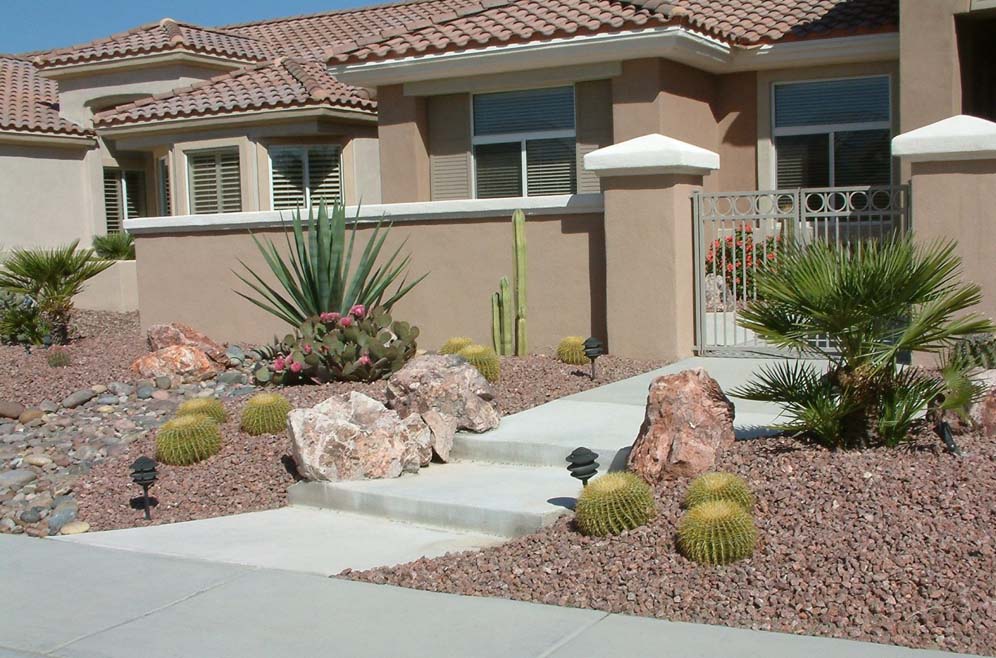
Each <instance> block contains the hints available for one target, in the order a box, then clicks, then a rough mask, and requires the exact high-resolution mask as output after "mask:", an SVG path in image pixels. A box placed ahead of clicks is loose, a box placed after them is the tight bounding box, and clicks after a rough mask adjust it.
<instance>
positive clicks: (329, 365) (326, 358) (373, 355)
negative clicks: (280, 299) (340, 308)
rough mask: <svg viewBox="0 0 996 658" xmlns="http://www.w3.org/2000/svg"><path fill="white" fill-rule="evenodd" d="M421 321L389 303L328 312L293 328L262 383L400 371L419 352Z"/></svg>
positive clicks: (258, 375) (374, 376)
mask: <svg viewBox="0 0 996 658" xmlns="http://www.w3.org/2000/svg"><path fill="white" fill-rule="evenodd" d="M418 334H419V331H418V327H412V326H411V325H409V324H408V323H407V322H394V321H393V320H391V316H390V315H389V314H388V313H387V311H385V310H384V309H374V310H373V311H370V312H367V310H366V309H365V308H364V307H362V306H360V305H357V306H355V307H353V308H352V309H351V310H350V311H349V312H348V313H346V314H345V315H342V316H340V315H339V314H338V313H323V314H322V315H321V316H319V317H317V318H313V319H311V320H307V321H306V322H304V323H303V324H302V325H301V327H300V328H299V329H298V330H297V332H295V333H293V334H288V335H287V336H286V337H285V338H284V339H283V341H281V343H280V345H279V347H278V348H277V349H276V350H274V351H273V352H271V354H273V356H272V358H269V359H265V360H264V363H263V364H262V365H260V366H259V367H258V368H257V369H256V371H255V373H254V376H255V379H256V382H257V383H259V384H280V385H290V384H301V383H305V382H327V381H361V382H372V381H376V380H378V379H383V378H385V377H388V376H389V375H391V374H392V373H395V372H397V371H398V370H400V369H401V368H402V366H404V365H405V363H407V362H408V360H409V359H410V358H412V357H413V356H415V351H416V350H417V349H418V344H417V343H416V339H417V338H418Z"/></svg>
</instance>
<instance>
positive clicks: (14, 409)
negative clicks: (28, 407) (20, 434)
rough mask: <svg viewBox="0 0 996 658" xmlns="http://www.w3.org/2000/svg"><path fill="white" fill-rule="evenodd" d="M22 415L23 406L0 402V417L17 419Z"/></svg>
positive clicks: (17, 403) (4, 401) (11, 402)
mask: <svg viewBox="0 0 996 658" xmlns="http://www.w3.org/2000/svg"><path fill="white" fill-rule="evenodd" d="M23 413H24V405H23V404H20V403H19V402H13V401H7V400H0V417H2V418H13V419H14V420H17V418H18V417H19V416H20V415H21V414H23Z"/></svg>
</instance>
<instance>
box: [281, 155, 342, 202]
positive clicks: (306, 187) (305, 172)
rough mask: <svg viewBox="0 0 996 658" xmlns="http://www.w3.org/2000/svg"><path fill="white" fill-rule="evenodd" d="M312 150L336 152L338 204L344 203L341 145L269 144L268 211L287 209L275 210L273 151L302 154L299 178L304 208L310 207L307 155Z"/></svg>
mask: <svg viewBox="0 0 996 658" xmlns="http://www.w3.org/2000/svg"><path fill="white" fill-rule="evenodd" d="M313 148H331V149H336V150H338V154H337V159H338V161H339V202H340V203H342V204H345V203H346V185H345V181H343V167H342V153H343V151H344V150H345V149H344V147H343V145H342V144H340V143H338V142H328V143H321V142H319V143H314V142H301V143H295V144H269V145H267V147H266V162H267V169H268V170H267V174H268V176H269V180H270V210H278V211H286V210H288V209H287V208H279V209H278V208H276V199H275V198H274V194H273V151H274V150H277V151H279V150H285V151H290V150H299V151H303V152H304V168H303V169H302V172H301V176H302V182H303V183H304V202H305V206H304V207H305V208H310V207H311V169H310V167H311V157H310V156H309V155H308V151H309V150H310V149H313Z"/></svg>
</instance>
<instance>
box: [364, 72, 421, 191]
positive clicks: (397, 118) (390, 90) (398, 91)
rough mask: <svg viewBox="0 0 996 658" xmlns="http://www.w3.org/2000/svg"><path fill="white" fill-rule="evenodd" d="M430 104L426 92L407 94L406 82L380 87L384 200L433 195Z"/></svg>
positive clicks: (378, 132)
mask: <svg viewBox="0 0 996 658" xmlns="http://www.w3.org/2000/svg"><path fill="white" fill-rule="evenodd" d="M427 104H428V103H427V100H426V98H425V97H424V96H406V95H405V92H404V87H403V85H389V86H386V87H379V88H378V89H377V111H378V117H377V118H378V126H377V128H378V129H377V138H378V140H379V143H380V180H381V197H382V200H383V202H384V203H406V202H411V201H428V200H429V199H430V197H431V189H430V188H431V182H430V175H429V147H428V145H429V118H428V108H427Z"/></svg>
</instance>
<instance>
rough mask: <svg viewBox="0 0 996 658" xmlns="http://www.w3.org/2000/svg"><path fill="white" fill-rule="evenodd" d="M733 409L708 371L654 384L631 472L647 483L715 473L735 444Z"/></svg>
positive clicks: (631, 459) (686, 373) (631, 456)
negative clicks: (719, 459)
mask: <svg viewBox="0 0 996 658" xmlns="http://www.w3.org/2000/svg"><path fill="white" fill-rule="evenodd" d="M733 415H734V408H733V403H732V402H730V399H729V398H727V397H726V395H725V394H724V393H723V389H722V388H720V386H719V384H718V383H717V382H716V380H715V379H713V378H712V377H710V376H709V375H708V374H707V373H706V372H705V370H702V369H701V368H696V369H694V370H684V371H682V372H679V373H677V374H674V375H664V376H662V377H658V378H657V379H655V380H654V381H653V383H651V384H650V391H649V393H648V395H647V410H646V414H645V416H644V420H643V426H642V427H641V428H640V433H639V435H638V436H637V438H636V442H635V443H634V444H633V449H632V451H631V452H630V454H629V468H630V470H632V471H634V472H636V473H639V474H640V475H641V476H643V478H644V479H645V480H647V481H648V482H651V483H653V482H658V481H660V480H663V479H668V478H674V477H689V476H693V475H698V474H699V473H703V472H705V471H708V470H710V469H711V468H712V467H713V465H714V464H715V463H716V457H717V456H718V455H719V453H720V452H721V451H722V450H724V449H726V448H728V447H729V446H731V445H732V444H733V441H734V440H735V436H734V432H733Z"/></svg>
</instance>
